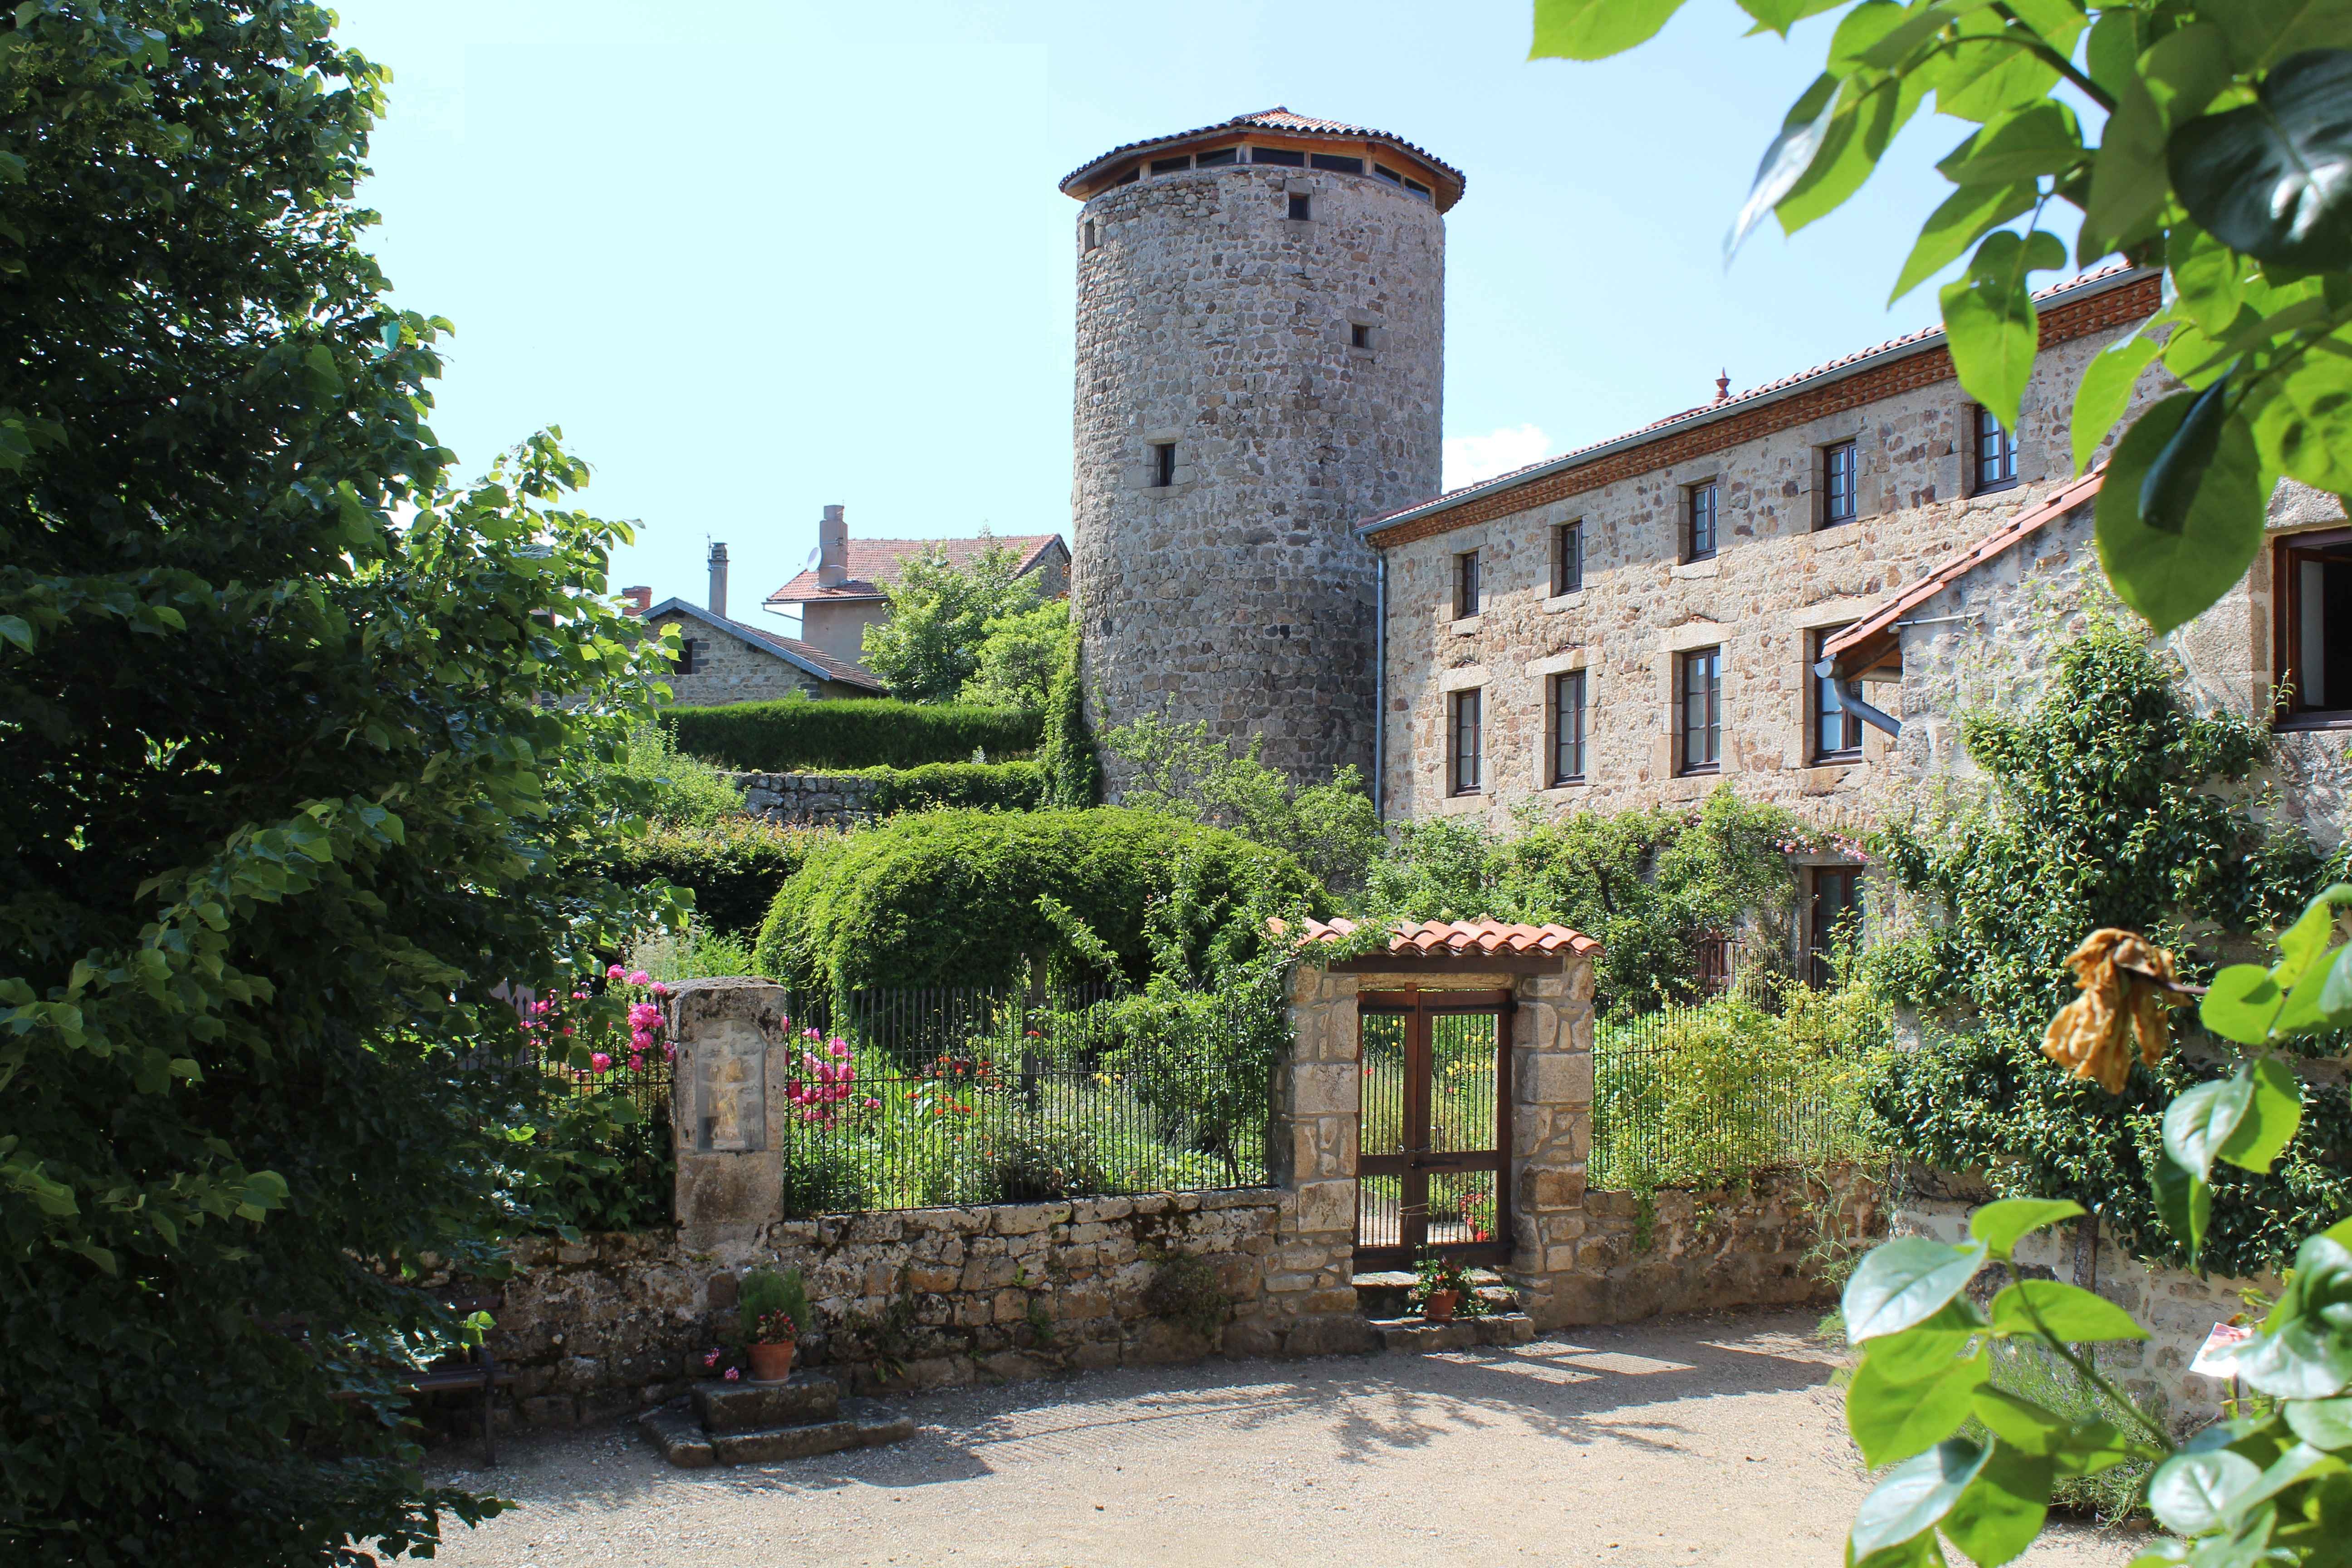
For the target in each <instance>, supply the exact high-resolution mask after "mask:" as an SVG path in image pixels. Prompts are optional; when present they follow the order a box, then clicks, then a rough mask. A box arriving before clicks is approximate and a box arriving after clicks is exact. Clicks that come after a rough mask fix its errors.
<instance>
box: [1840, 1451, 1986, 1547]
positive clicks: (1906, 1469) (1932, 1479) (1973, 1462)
mask: <svg viewBox="0 0 2352 1568" xmlns="http://www.w3.org/2000/svg"><path fill="white" fill-rule="evenodd" d="M1990 1452H1991V1450H1990V1448H1989V1447H1987V1448H1979V1447H1977V1446H1976V1445H1975V1444H1974V1443H1969V1442H1963V1441H1962V1440H1960V1439H1959V1438H1958V1437H1955V1438H1952V1439H1951V1440H1949V1441H1948V1442H1943V1443H1938V1444H1937V1445H1936V1446H1935V1447H1933V1448H1930V1449H1928V1450H1927V1452H1926V1453H1924V1454H1922V1455H1920V1456H1919V1457H1918V1458H1916V1459H1909V1460H1906V1461H1905V1462H1904V1463H1902V1464H1900V1465H1897V1466H1896V1467H1895V1468H1894V1469H1892V1470H1890V1471H1888V1472H1887V1473H1886V1476H1885V1479H1883V1480H1881V1481H1880V1482H1879V1483H1878V1485H1877V1486H1876V1487H1874V1488H1873V1489H1872V1490H1871V1493H1870V1495H1869V1496H1868V1497H1866V1498H1864V1499H1863V1500H1862V1507H1861V1509H1860V1510H1858V1511H1857V1512H1856V1513H1855V1514H1854V1518H1853V1533H1852V1535H1851V1536H1850V1537H1849V1538H1848V1541H1849V1543H1850V1545H1851V1546H1852V1548H1853V1554H1854V1556H1855V1557H1856V1558H1858V1559H1866V1558H1868V1557H1869V1556H1870V1554H1871V1553H1872V1552H1879V1551H1883V1550H1885V1548H1887V1547H1890V1546H1896V1545H1900V1544H1901V1543H1902V1542H1906V1541H1909V1540H1911V1539H1913V1538H1914V1537H1915V1536H1917V1535H1919V1534H1921V1533H1922V1532H1924V1531H1929V1530H1933V1529H1934V1528H1935V1527H1936V1525H1937V1523H1938V1522H1939V1521H1941V1520H1942V1519H1943V1517H1944V1516H1945V1515H1946V1514H1948V1513H1949V1512H1951V1511H1952V1505H1953V1504H1954V1503H1956V1502H1958V1501H1959V1500H1960V1494H1961V1493H1962V1492H1964V1491H1966V1490H1968V1489H1969V1483H1970V1482H1972V1481H1974V1480H1975V1479H1977V1477H1978V1475H1979V1473H1981V1472H1982V1471H1983V1469H1984V1467H1985V1459H1986V1457H1987V1456H1988V1455H1989V1454H1990Z"/></svg>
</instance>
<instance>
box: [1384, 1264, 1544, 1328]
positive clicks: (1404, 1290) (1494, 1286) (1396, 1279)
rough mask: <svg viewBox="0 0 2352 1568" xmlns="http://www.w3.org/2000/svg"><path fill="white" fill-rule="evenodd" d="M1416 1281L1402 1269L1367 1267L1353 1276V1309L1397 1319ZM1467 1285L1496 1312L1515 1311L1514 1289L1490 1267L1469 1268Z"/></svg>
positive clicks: (1406, 1308)
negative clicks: (1354, 1291)
mask: <svg viewBox="0 0 2352 1568" xmlns="http://www.w3.org/2000/svg"><path fill="white" fill-rule="evenodd" d="M1417 1283H1418V1281H1417V1280H1415V1279H1413V1277H1412V1273H1411V1272H1409V1271H1408V1270H1405V1269H1402V1268H1381V1269H1370V1270H1367V1271H1366V1272H1364V1273H1360V1274H1359V1275H1357V1276H1356V1277H1355V1287H1356V1310H1358V1311H1360V1312H1362V1313H1363V1314H1364V1316H1366V1317H1368V1318H1373V1319H1381V1318H1401V1317H1403V1316H1404V1315H1405V1314H1406V1312H1407V1311H1409V1310H1411V1306H1412V1291H1413V1287H1414V1286H1415V1285H1416V1284H1417ZM1470 1284H1471V1287H1472V1289H1474V1290H1475V1292H1476V1294H1477V1296H1478V1298H1479V1300H1483V1301H1485V1302H1486V1303H1487V1304H1488V1305H1489V1306H1490V1307H1491V1308H1493V1309H1494V1310H1496V1311H1498V1312H1509V1311H1516V1310H1518V1305H1519V1298H1518V1295H1517V1292H1515V1291H1514V1290H1512V1289H1511V1288H1510V1287H1509V1286H1507V1285H1506V1284H1504V1283H1503V1277H1502V1276H1501V1275H1499V1274H1497V1273H1496V1272H1495V1271H1494V1270H1493V1269H1491V1268H1473V1269H1472V1270H1470Z"/></svg>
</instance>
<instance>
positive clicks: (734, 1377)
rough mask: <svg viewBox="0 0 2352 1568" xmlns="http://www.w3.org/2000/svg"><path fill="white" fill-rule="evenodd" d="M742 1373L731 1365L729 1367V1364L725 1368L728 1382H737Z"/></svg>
mask: <svg viewBox="0 0 2352 1568" xmlns="http://www.w3.org/2000/svg"><path fill="white" fill-rule="evenodd" d="M742 1375H743V1374H742V1373H740V1372H737V1371H736V1370H735V1369H734V1368H733V1367H731V1366H730V1367H729V1368H728V1369H727V1381H728V1382H730V1383H734V1382H737V1381H738V1380H740V1378H741V1377H742Z"/></svg>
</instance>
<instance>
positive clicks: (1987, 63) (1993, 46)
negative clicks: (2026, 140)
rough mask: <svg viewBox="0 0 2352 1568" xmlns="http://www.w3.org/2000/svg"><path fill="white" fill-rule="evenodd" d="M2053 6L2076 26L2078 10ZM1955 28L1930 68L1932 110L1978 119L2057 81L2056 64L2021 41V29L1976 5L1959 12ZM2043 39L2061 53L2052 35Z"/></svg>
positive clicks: (1992, 116)
mask: <svg viewBox="0 0 2352 1568" xmlns="http://www.w3.org/2000/svg"><path fill="white" fill-rule="evenodd" d="M2058 10H2059V11H2060V12H2062V13H2063V17H2064V18H2071V19H2072V21H2073V22H2074V30H2075V31H2077V32H2079V31H2080V30H2081V28H2082V24H2083V21H2084V17H2083V14H2082V13H2081V12H2079V11H2077V10H2075V9H2074V7H2073V6H2071V5H2063V4H2062V5H2059V7H2058ZM2052 20H2061V18H2054V17H2053V18H2052ZM2035 30H2036V31H2037V32H2038V31H2040V29H2039V28H2037V29H2035ZM2060 30H2062V31H2063V28H2062V29H2060ZM1957 34H1958V38H1957V41H1956V42H1954V43H1953V44H1952V45H1951V47H1950V48H1949V49H1948V51H1946V53H1945V54H1944V55H1942V56H1941V57H1939V58H1938V59H1937V62H1936V65H1935V66H1934V67H1932V68H1933V69H1935V71H1936V77H1935V82H1936V112H1937V113H1938V114H1948V115H1951V116H1953V117H1954V118H1955V119H1958V120H1973V121H1978V122H1979V123H1983V122H1985V121H1993V120H1998V119H2000V118H2001V117H2002V116H2003V115H2005V114H2009V113H2012V112H2014V111H2015V110H2019V109H2021V108H2023V107H2025V106H2026V105H2027V104H2030V103H2032V102H2033V101H2035V100H2038V99H2040V98H2042V96H2043V95H2044V94H2046V93H2048V92H2049V90H2050V89H2052V88H2053V87H2055V86H2057V85H2058V68H2057V67H2055V66H2053V65H2052V64H2050V63H2049V62H2048V61H2047V60H2045V59H2043V58H2042V57H2041V56H2039V55H2036V54H2034V53H2033V52H2032V51H2031V50H2030V49H2026V48H2021V47H2019V45H2018V42H2017V39H2018V38H2019V37H2021V36H2022V35H2021V33H2020V32H2019V30H2018V29H2017V28H2015V27H2013V26H2011V23H2009V22H2008V21H2007V20H2006V19H2005V18H2003V17H2001V16H1999V15H1997V14H1995V13H1993V12H1990V11H1979V12H1977V13H1976V14H1974V15H1973V16H1963V17H1961V18H1960V20H1959V22H1958V25H1957ZM2044 41H2045V42H2049V43H2051V44H2052V45H2053V47H2055V48H2056V49H2057V50H2058V51H2059V52H2060V53H2062V54H2063V53H2064V52H2065V50H2066V48H2067V47H2068V45H2067V44H2059V43H2057V41H2056V40H2055V39H2054V38H2053V39H2045V40H2044ZM2071 41H2072V40H2071V37H2070V38H2069V43H2071Z"/></svg>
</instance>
